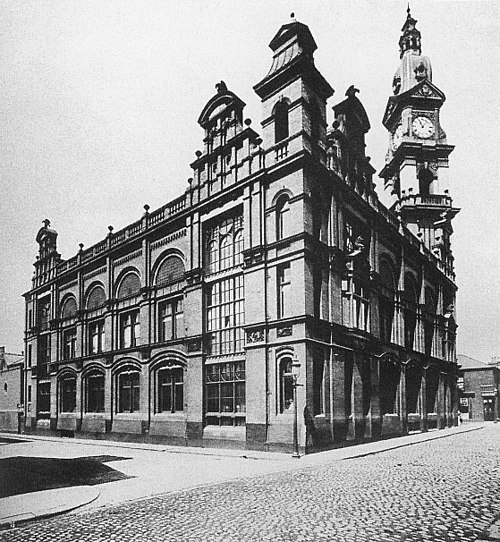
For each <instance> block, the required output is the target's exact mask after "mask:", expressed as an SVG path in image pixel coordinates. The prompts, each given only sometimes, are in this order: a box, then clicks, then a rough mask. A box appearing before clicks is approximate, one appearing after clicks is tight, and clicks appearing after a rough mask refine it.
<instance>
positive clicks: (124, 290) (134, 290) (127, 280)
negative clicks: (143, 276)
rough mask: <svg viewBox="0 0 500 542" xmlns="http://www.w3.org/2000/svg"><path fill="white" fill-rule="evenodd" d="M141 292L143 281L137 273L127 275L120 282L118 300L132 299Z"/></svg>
mask: <svg viewBox="0 0 500 542" xmlns="http://www.w3.org/2000/svg"><path fill="white" fill-rule="evenodd" d="M140 290H141V281H140V279H139V277H138V276H137V275H136V274H135V273H132V272H131V273H127V274H126V275H125V277H123V279H122V281H121V282H120V286H119V288H118V292H117V294H116V298H117V299H123V298H125V297H131V296H133V295H137V294H138V293H139V292H140Z"/></svg>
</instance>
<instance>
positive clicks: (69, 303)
mask: <svg viewBox="0 0 500 542" xmlns="http://www.w3.org/2000/svg"><path fill="white" fill-rule="evenodd" d="M75 316H76V299H75V298H74V297H68V298H67V299H66V301H65V302H64V304H63V306H62V309H61V318H63V319H65V318H74V317H75Z"/></svg>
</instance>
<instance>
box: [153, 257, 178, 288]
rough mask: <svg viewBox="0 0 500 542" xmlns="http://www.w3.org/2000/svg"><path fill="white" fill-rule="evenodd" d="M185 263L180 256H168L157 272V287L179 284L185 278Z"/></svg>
mask: <svg viewBox="0 0 500 542" xmlns="http://www.w3.org/2000/svg"><path fill="white" fill-rule="evenodd" d="M184 272H185V268H184V262H183V261H182V260H181V258H179V257H178V256H168V257H167V258H165V260H164V261H163V263H162V264H161V265H160V267H159V268H158V271H157V272H156V286H163V285H164V284H170V283H172V282H177V281H179V280H181V279H183V278H184Z"/></svg>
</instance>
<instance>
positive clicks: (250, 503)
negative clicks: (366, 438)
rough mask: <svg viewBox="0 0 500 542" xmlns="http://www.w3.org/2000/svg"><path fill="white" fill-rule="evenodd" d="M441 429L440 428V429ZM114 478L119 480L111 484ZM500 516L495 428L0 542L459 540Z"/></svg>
mask: <svg viewBox="0 0 500 542" xmlns="http://www.w3.org/2000/svg"><path fill="white" fill-rule="evenodd" d="M443 436H444V435H443ZM115 483H120V482H115ZM499 515H500V426H499V425H496V424H489V425H487V426H486V427H485V428H483V429H479V430H476V431H471V432H468V433H462V434H455V435H450V436H446V437H444V438H438V439H436V440H432V441H429V442H424V443H419V444H414V445H411V446H406V447H402V448H399V449H395V450H391V451H386V452H382V453H378V454H375V455H369V456H366V457H361V458H357V459H350V460H343V461H335V462H329V463H325V464H318V465H314V466H307V467H303V466H301V463H300V461H299V462H297V464H296V468H293V469H292V470H288V471H285V472H275V473H270V474H265V475H259V476H254V477H251V478H245V479H241V480H237V481H229V482H224V483H221V484H217V485H211V486H203V487H200V488H197V489H191V490H188V491H183V492H180V493H173V494H168V495H163V496H159V497H154V498H150V499H146V500H141V501H135V502H131V503H130V502H129V503H125V504H122V505H119V506H114V507H107V508H104V509H98V510H93V511H90V512H85V513H79V514H70V515H64V516H59V517H57V518H53V519H50V520H44V521H39V522H37V523H31V524H26V525H24V526H21V527H19V528H15V529H12V530H9V531H4V532H2V533H0V540H5V541H12V542H14V541H30V542H38V541H49V540H51V541H52V540H54V541H55V540H57V541H75V540H91V541H92V542H104V541H112V540H113V541H134V542H140V541H148V542H155V541H176V542H178V541H210V542H216V541H271V540H272V541H287V542H288V541H309V540H331V541H367V542H372V541H402V540H404V541H417V540H418V541H424V540H425V541H429V540H435V541H454V540H456V541H467V540H471V541H472V540H476V539H477V538H478V537H479V538H480V535H481V533H484V531H485V530H486V529H487V528H488V527H489V526H490V525H491V524H492V522H493V521H494V520H495V519H497V518H498V517H499Z"/></svg>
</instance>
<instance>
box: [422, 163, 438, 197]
mask: <svg viewBox="0 0 500 542" xmlns="http://www.w3.org/2000/svg"><path fill="white" fill-rule="evenodd" d="M433 180H434V175H433V174H432V172H431V171H430V170H428V169H427V168H422V169H421V170H420V171H419V173H418V191H419V194H420V195H421V196H428V195H429V194H430V190H431V185H432V181H433Z"/></svg>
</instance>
